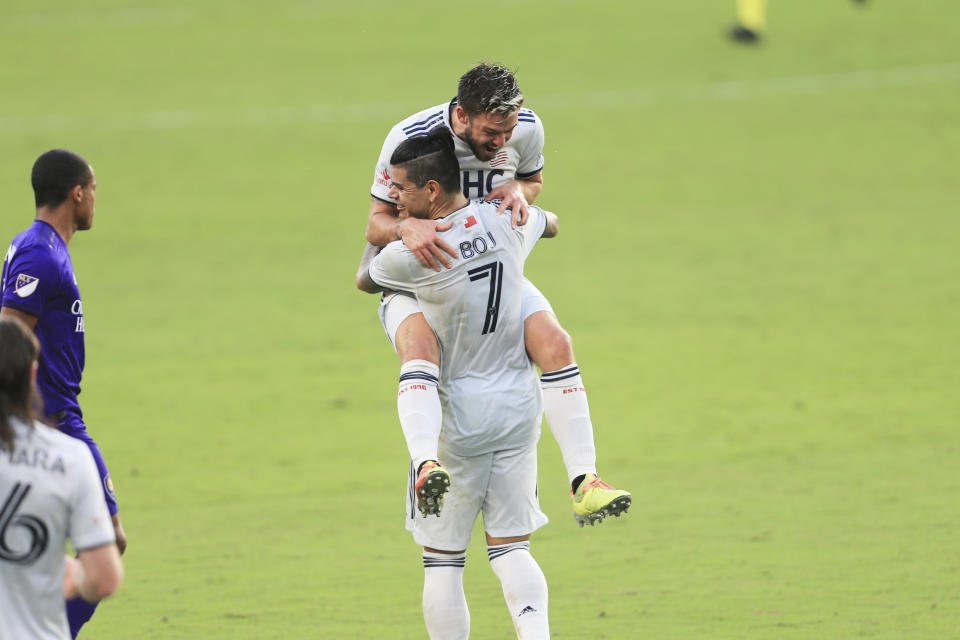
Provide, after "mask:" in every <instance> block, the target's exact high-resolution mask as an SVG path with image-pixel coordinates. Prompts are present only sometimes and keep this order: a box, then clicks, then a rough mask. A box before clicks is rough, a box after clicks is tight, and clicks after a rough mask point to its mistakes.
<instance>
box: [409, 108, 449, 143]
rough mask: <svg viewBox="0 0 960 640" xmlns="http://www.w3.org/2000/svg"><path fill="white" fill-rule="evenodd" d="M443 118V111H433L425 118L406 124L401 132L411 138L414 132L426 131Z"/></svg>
mask: <svg viewBox="0 0 960 640" xmlns="http://www.w3.org/2000/svg"><path fill="white" fill-rule="evenodd" d="M442 120H443V113H435V114H433V115H431V116H430V117H428V118H427V119H426V120H421V121H420V122H414V123H413V124H411V125H408V126H406V127H404V128H403V133H404V134H406V136H407V137H408V138H412V137H413V136H414V134H416V133H418V132H423V133H426V132H427V131H429V130H430V129H432V128H433V127H434V125H436V124H437V123H438V122H441V121H442Z"/></svg>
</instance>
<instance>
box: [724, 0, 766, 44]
mask: <svg viewBox="0 0 960 640" xmlns="http://www.w3.org/2000/svg"><path fill="white" fill-rule="evenodd" d="M766 23H767V0H737V24H736V25H735V26H734V27H733V29H731V31H730V37H731V38H733V39H734V40H737V41H740V42H748V43H749V42H756V41H758V40H759V39H760V36H761V34H762V33H763V30H764V28H765V27H766Z"/></svg>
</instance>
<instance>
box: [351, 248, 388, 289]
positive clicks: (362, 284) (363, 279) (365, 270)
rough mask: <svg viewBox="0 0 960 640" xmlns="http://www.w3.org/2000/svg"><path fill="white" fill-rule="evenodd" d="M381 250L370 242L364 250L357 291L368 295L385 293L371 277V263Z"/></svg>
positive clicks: (358, 271) (358, 272)
mask: <svg viewBox="0 0 960 640" xmlns="http://www.w3.org/2000/svg"><path fill="white" fill-rule="evenodd" d="M380 249H381V247H378V246H376V245H373V244H370V243H369V242H368V243H367V246H366V248H365V249H364V250H363V255H362V256H361V257H360V267H359V268H358V269H357V289H360V291H366V292H367V293H379V292H381V291H383V288H382V287H381V286H380V285H378V284H377V283H376V282H374V281H373V278H371V277H370V263H371V262H373V259H374V258H376V257H377V254H378V253H380Z"/></svg>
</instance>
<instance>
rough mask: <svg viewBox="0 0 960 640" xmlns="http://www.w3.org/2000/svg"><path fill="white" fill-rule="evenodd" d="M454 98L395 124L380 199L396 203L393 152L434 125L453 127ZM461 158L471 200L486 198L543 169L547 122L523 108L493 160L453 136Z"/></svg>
mask: <svg viewBox="0 0 960 640" xmlns="http://www.w3.org/2000/svg"><path fill="white" fill-rule="evenodd" d="M453 104H454V101H451V102H445V103H443V104H439V105H437V106H435V107H431V108H429V109H424V110H423V111H420V112H418V113H415V114H413V115H412V116H410V117H409V118H406V119H405V120H402V121H401V122H399V123H398V124H397V125H396V126H394V127H393V128H392V129H391V130H390V133H389V134H388V135H387V139H386V140H385V141H384V143H383V148H382V149H381V150H380V158H379V159H378V160H377V167H376V169H375V171H374V175H373V186H372V187H371V188H370V194H371V195H372V196H373V197H374V198H377V199H378V200H383V201H384V202H390V203H394V200H393V198H391V197H389V196H388V195H387V194H388V193H389V191H390V156H391V155H393V152H394V150H395V149H396V148H397V147H398V146H399V145H400V143H401V142H403V141H404V140H406V139H408V138H414V137H416V136H425V135H427V134H428V133H429V132H430V130H431V129H433V128H434V127H438V126H440V125H444V126H446V127H447V128H449V129H450V130H451V131H453V127H452V125H451V124H450V112H451V110H452V107H453ZM453 141H454V147H455V149H456V153H457V160H458V161H459V162H460V171H461V173H460V185H461V187H462V188H463V195H465V196H466V197H467V198H468V199H470V200H475V199H480V198H483V197H484V196H485V195H487V194H488V193H490V192H491V191H493V190H494V189H496V188H497V187H499V186H500V185H502V184H505V183H507V182H509V181H510V180H514V179H521V180H522V179H525V178H529V177H531V176H534V175H536V174H537V173H539V172H540V171H541V170H542V169H543V124H542V123H541V122H540V118H539V117H537V114H535V113H534V112H533V111H532V110H531V109H523V108H521V109H520V113H519V115H518V116H517V127H516V128H515V129H514V130H513V136H511V138H510V140H508V141H507V143H506V144H505V145H504V147H503V148H502V149H500V151H498V152H497V154H496V155H495V156H494V157H493V158H492V159H491V160H489V161H485V160H480V159H479V158H477V157H476V156H475V155H473V151H472V150H471V149H470V145H468V144H467V143H466V142H465V141H463V140H461V139H460V138H458V137H457V136H453Z"/></svg>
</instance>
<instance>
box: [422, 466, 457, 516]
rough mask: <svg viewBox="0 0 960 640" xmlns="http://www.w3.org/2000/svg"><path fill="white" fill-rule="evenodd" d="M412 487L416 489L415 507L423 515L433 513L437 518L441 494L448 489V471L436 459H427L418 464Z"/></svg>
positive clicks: (440, 504) (441, 498)
mask: <svg viewBox="0 0 960 640" xmlns="http://www.w3.org/2000/svg"><path fill="white" fill-rule="evenodd" d="M414 488H415V489H416V491H417V509H419V510H420V513H422V514H423V517H424V518H426V517H427V516H429V515H435V516H437V517H438V518H439V517H440V507H442V506H443V494H445V493H446V492H447V491H448V490H449V489H450V472H449V471H447V470H446V469H444V468H443V467H442V466H441V465H440V463H439V462H437V461H436V460H427V461H426V462H424V463H423V464H422V465H420V473H418V474H417V483H416V484H415V485H414Z"/></svg>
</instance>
